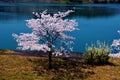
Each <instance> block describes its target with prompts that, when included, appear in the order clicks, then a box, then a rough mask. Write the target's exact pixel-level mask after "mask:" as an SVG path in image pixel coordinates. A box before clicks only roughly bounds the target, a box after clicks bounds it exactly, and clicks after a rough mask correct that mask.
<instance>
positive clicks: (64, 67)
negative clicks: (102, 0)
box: [0, 55, 120, 80]
mask: <svg viewBox="0 0 120 80" xmlns="http://www.w3.org/2000/svg"><path fill="white" fill-rule="evenodd" d="M110 62H111V64H107V65H103V66H92V65H87V64H84V63H83V62H82V60H75V59H73V60H71V59H61V58H54V59H53V63H52V65H53V69H51V70H48V68H47V67H48V59H47V58H42V57H29V56H20V55H0V80H120V59H117V58H110Z"/></svg>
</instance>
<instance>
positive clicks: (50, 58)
mask: <svg viewBox="0 0 120 80" xmlns="http://www.w3.org/2000/svg"><path fill="white" fill-rule="evenodd" d="M48 59H49V63H48V68H49V69H51V68H52V64H51V63H52V51H49V52H48Z"/></svg>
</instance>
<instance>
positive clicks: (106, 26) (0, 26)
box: [0, 3, 120, 52]
mask: <svg viewBox="0 0 120 80" xmlns="http://www.w3.org/2000/svg"><path fill="white" fill-rule="evenodd" d="M46 9H47V10H48V12H49V13H56V12H58V11H67V10H74V11H75V12H74V13H72V14H71V15H69V16H68V17H67V18H68V19H76V21H77V22H78V28H79V29H80V30H77V31H74V32H72V33H70V35H72V36H74V37H75V38H76V39H75V41H74V42H75V43H74V45H73V47H74V52H85V46H86V43H87V44H88V45H89V44H91V43H95V42H96V41H97V40H100V41H102V42H106V43H107V44H109V45H111V44H112V41H113V40H114V39H118V38H120V36H119V34H118V33H117V30H119V29H120V5H119V4H76V5H75V4H45V3H44V4H42V3H41V4H40V3H0V49H14V50H15V49H16V47H17V43H16V41H15V39H13V37H12V33H16V34H19V33H21V32H24V33H28V32H31V30H30V29H29V28H27V26H26V22H25V20H28V19H31V18H33V17H34V16H33V14H32V12H41V11H43V10H46Z"/></svg>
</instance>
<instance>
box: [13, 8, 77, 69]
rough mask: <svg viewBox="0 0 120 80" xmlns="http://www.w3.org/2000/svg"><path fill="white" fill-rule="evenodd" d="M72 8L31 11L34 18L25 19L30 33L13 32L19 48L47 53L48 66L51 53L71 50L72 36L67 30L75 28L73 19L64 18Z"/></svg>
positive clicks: (56, 53)
mask: <svg viewBox="0 0 120 80" xmlns="http://www.w3.org/2000/svg"><path fill="white" fill-rule="evenodd" d="M71 12H73V11H72V10H68V11H66V12H58V13H56V14H53V15H51V14H48V13H47V11H46V10H45V11H43V12H42V13H36V12H33V14H34V15H35V16H36V17H37V18H36V19H30V20H26V22H27V26H28V28H30V29H32V32H31V33H21V34H20V35H17V34H13V37H14V38H15V39H16V41H17V43H18V48H19V49H21V50H38V51H44V52H47V53H48V58H49V68H51V62H52V55H53V54H54V55H61V54H62V53H66V52H67V51H71V50H72V46H71V44H72V43H73V39H74V37H72V36H69V35H67V33H68V32H71V31H74V30H77V28H76V26H77V22H76V21H75V20H68V19H64V17H66V16H67V15H69V14H70V13H71Z"/></svg>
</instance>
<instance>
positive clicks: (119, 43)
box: [109, 30, 120, 58]
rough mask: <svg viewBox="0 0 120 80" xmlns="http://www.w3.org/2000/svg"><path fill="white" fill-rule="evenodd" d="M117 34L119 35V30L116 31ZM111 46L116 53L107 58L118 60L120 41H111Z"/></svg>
mask: <svg viewBox="0 0 120 80" xmlns="http://www.w3.org/2000/svg"><path fill="white" fill-rule="evenodd" d="M117 32H118V33H119V34H120V30H118V31H117ZM111 46H112V48H113V50H114V51H116V52H117V53H111V54H110V55H109V56H110V57H117V58H120V39H115V40H113V43H112V45H111Z"/></svg>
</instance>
